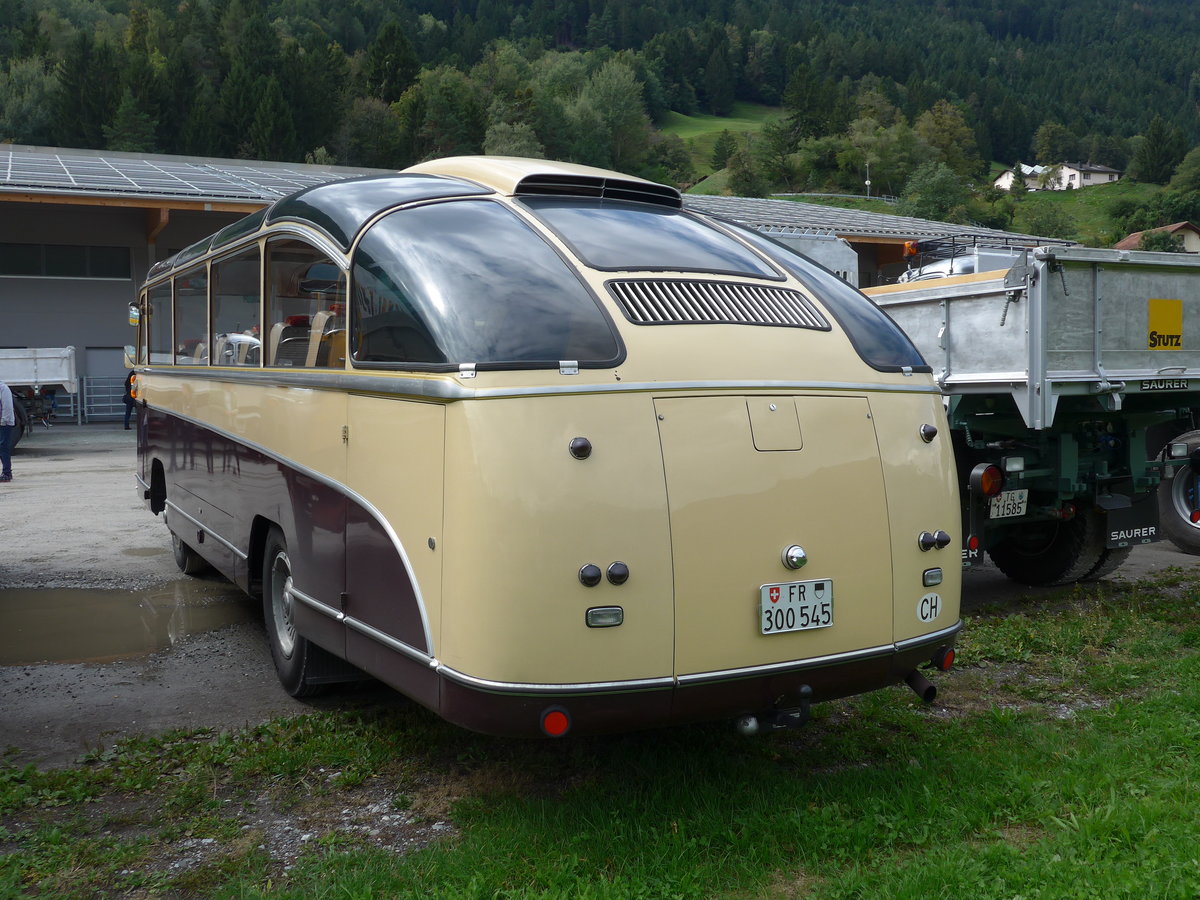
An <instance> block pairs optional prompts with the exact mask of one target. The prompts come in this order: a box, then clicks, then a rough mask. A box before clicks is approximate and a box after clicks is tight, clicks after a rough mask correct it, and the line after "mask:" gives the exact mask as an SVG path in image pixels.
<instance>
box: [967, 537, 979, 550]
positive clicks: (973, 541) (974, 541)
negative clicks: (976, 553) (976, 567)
mask: <svg viewBox="0 0 1200 900" xmlns="http://www.w3.org/2000/svg"><path fill="white" fill-rule="evenodd" d="M967 549H968V550H978V549H979V537H978V536H977V535H974V534H973V535H971V536H970V537H969V538H967Z"/></svg>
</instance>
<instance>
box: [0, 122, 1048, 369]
mask: <svg viewBox="0 0 1200 900" xmlns="http://www.w3.org/2000/svg"><path fill="white" fill-rule="evenodd" d="M379 172H380V170H377V169H359V168H349V167H343V166H316V165H303V164H299V163H273V162H257V161H250V160H229V159H207V158H195V157H181V156H165V155H155V154H137V153H117V152H109V151H94V150H76V149H65V148H50V147H29V146H20V145H3V146H2V147H0V179H2V185H0V204H3V207H4V209H3V212H4V215H3V217H2V218H0V302H3V307H4V329H3V335H2V336H0V348H23V347H62V346H74V347H75V348H76V361H77V368H78V371H79V374H80V375H81V376H82V377H84V378H85V379H108V380H111V379H116V378H120V377H121V376H122V375H123V368H122V362H123V353H122V348H123V347H124V346H125V345H126V344H128V343H129V342H130V340H131V333H130V329H129V326H128V324H127V316H126V307H127V305H128V303H129V302H130V300H131V299H132V298H133V297H134V294H135V289H136V286H137V285H138V284H139V283H140V282H141V281H142V280H143V279H144V278H145V277H146V273H147V272H148V271H149V269H150V267H151V266H152V265H154V263H155V262H158V261H160V260H163V259H166V258H167V257H169V256H171V255H173V254H174V253H176V252H178V251H179V250H181V249H183V248H185V247H188V246H190V245H191V244H193V243H194V242H196V241H198V240H200V239H202V238H204V237H205V236H207V235H209V234H212V233H213V232H214V231H216V230H218V229H220V228H222V227H224V226H225V225H228V224H230V223H232V222H234V221H236V220H237V219H239V218H241V217H243V216H245V215H247V214H249V213H253V212H255V211H257V210H259V209H262V208H263V207H265V206H267V205H269V204H271V203H273V202H274V201H275V200H277V199H279V198H280V197H284V196H287V195H289V194H291V193H294V192H296V191H299V190H301V189H304V188H307V187H311V186H313V185H316V184H321V183H325V182H329V181H334V180H337V179H341V178H348V177H353V176H356V175H362V174H378V173H379ZM685 205H686V206H687V208H689V209H693V210H695V211H697V212H701V213H705V214H708V215H713V216H717V217H721V218H726V219H730V220H732V221H735V222H737V223H739V224H742V225H746V226H749V227H752V228H755V229H757V230H759V231H762V232H764V233H766V234H769V235H771V236H772V237H774V238H776V239H777V240H780V241H782V242H784V243H786V244H789V245H791V246H793V247H796V248H797V249H801V250H803V252H805V253H807V254H809V255H810V256H812V257H813V258H815V259H817V260H818V261H819V262H821V263H823V264H824V265H825V266H826V267H827V268H830V269H832V270H833V271H835V272H837V273H838V274H839V275H841V276H842V277H843V278H845V279H846V280H847V281H849V282H850V283H852V284H856V285H860V286H864V287H865V286H869V285H874V284H879V283H884V282H888V281H894V280H895V279H896V277H897V276H898V275H899V274H900V273H901V272H902V271H903V270H904V268H905V265H906V263H905V257H904V247H905V243H906V242H912V241H920V240H928V239H937V238H945V237H948V236H950V235H959V236H961V235H963V234H964V233H968V234H970V235H973V236H975V237H977V238H979V239H980V240H991V239H996V240H1000V239H1011V238H1014V237H1017V238H1027V237H1028V236H1014V235H1011V234H1007V233H1005V232H1000V231H995V230H992V229H983V228H970V227H966V228H964V227H963V226H957V225H949V224H947V223H944V222H931V221H926V220H921V219H910V218H903V217H898V216H888V215H880V214H877V213H867V212H859V211H854V210H847V209H838V208H834V207H828V206H820V205H816V204H812V203H803V202H793V201H789V200H757V199H747V198H738V197H705V196H687V197H685ZM1028 240H1029V242H1032V241H1033V240H1034V239H1032V238H1028Z"/></svg>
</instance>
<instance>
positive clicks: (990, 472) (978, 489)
mask: <svg viewBox="0 0 1200 900" xmlns="http://www.w3.org/2000/svg"><path fill="white" fill-rule="evenodd" d="M1003 487H1004V473H1003V472H1001V471H1000V467H999V466H993V465H991V464H990V463H980V464H979V465H977V466H976V467H975V468H974V469H972V470H971V491H972V492H974V493H979V494H982V495H983V496H984V497H995V496H996V495H997V494H998V493H1000V491H1001V489H1002V488H1003Z"/></svg>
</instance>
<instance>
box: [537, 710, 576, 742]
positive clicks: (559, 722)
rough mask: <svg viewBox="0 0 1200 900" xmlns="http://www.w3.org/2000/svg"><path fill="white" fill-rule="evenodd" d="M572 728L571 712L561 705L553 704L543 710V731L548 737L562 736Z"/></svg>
mask: <svg viewBox="0 0 1200 900" xmlns="http://www.w3.org/2000/svg"><path fill="white" fill-rule="evenodd" d="M570 730H571V714H570V713H569V712H567V711H566V710H565V709H563V708H562V707H561V706H551V707H550V708H549V709H547V710H544V711H543V712H542V733H543V734H545V735H546V736H547V737H562V736H563V735H564V734H566V733H567V732H568V731H570Z"/></svg>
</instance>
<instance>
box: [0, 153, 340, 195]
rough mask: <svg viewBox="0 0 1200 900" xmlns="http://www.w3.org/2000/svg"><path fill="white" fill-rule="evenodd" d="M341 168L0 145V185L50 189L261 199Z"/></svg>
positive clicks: (324, 177)
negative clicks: (58, 151)
mask: <svg viewBox="0 0 1200 900" xmlns="http://www.w3.org/2000/svg"><path fill="white" fill-rule="evenodd" d="M355 174H361V171H360V170H349V169H347V170H346V171H345V172H344V173H338V172H336V171H334V172H330V171H327V170H321V171H317V170H309V169H307V168H305V167H302V166H272V165H263V164H261V163H258V164H256V163H247V164H245V165H241V164H238V163H236V162H232V161H231V162H228V163H226V162H220V163H213V162H188V161H185V160H170V159H162V160H159V159H152V158H143V159H138V158H124V157H106V156H102V155H96V154H88V153H79V154H76V153H62V154H49V153H30V152H21V151H19V150H13V149H11V148H8V149H0V188H7V189H9V190H23V191H35V192H36V191H39V190H40V191H50V192H54V193H66V192H71V193H83V194H87V193H95V194H104V195H107V194H112V193H121V194H129V195H134V196H136V195H148V196H155V197H171V198H180V199H194V200H210V199H233V200H262V201H264V202H270V201H272V200H276V199H278V198H279V197H283V196H286V195H288V194H292V193H295V192H296V191H298V190H300V189H302V188H306V187H311V186H312V185H315V184H323V183H325V182H327V181H335V180H337V179H339V178H343V177H348V176H350V175H355Z"/></svg>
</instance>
